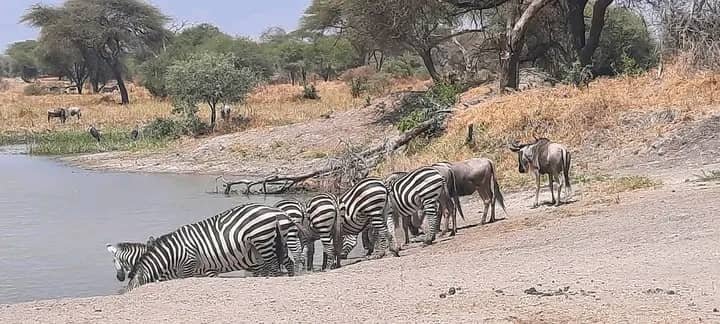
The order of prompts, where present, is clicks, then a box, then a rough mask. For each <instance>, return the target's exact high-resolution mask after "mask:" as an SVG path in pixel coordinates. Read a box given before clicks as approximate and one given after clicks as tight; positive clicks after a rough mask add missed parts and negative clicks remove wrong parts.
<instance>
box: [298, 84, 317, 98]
mask: <svg viewBox="0 0 720 324" xmlns="http://www.w3.org/2000/svg"><path fill="white" fill-rule="evenodd" d="M302 97H303V99H312V100H316V99H320V95H318V91H317V88H315V85H314V84H312V83H310V84H305V85H304V86H303V93H302Z"/></svg>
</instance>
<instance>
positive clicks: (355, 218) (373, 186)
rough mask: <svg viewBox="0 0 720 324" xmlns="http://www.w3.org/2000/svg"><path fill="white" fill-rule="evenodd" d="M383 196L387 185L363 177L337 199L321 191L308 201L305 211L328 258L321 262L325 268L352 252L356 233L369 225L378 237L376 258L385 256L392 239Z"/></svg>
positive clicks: (385, 196)
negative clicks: (388, 243)
mask: <svg viewBox="0 0 720 324" xmlns="http://www.w3.org/2000/svg"><path fill="white" fill-rule="evenodd" d="M386 198H387V188H386V187H385V185H384V184H383V182H382V180H381V179H376V178H366V179H363V180H361V181H360V182H358V183H356V184H355V185H354V186H353V187H352V188H350V190H348V191H347V192H345V194H343V195H342V196H340V198H339V199H338V198H337V197H335V196H334V195H331V194H321V195H318V196H316V197H314V198H312V199H311V200H310V201H308V207H307V209H306V211H307V217H308V220H309V222H310V228H311V230H313V231H315V232H316V233H317V234H318V236H319V237H320V241H321V242H322V243H323V249H324V250H325V253H326V254H327V255H328V257H329V259H328V260H327V262H324V264H325V266H326V267H333V266H337V267H339V266H340V259H341V258H342V256H343V255H345V256H346V255H347V254H349V253H350V251H352V249H353V248H354V247H355V245H356V244H357V236H358V234H360V233H361V232H362V231H363V230H364V229H366V228H367V227H368V226H371V227H372V229H373V231H374V232H376V233H377V235H378V237H379V239H377V240H375V245H376V248H375V249H374V253H375V257H376V258H380V257H383V256H384V255H385V250H386V249H387V240H388V239H390V240H392V236H390V235H389V233H388V226H391V225H389V224H388V223H386V219H385V218H383V207H384V206H385V201H386ZM339 236H342V240H339V239H336V238H339ZM391 243H392V242H391ZM336 251H341V252H340V253H336ZM393 252H396V251H393ZM395 255H397V253H395Z"/></svg>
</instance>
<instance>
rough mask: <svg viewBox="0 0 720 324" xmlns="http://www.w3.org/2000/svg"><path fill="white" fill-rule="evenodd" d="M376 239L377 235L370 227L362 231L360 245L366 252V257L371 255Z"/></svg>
mask: <svg viewBox="0 0 720 324" xmlns="http://www.w3.org/2000/svg"><path fill="white" fill-rule="evenodd" d="M376 239H377V233H375V229H374V228H373V227H372V226H368V227H366V228H365V229H364V230H363V231H362V244H363V247H364V248H365V251H366V252H365V256H366V257H368V256H370V255H372V254H373V250H374V245H375V240H376Z"/></svg>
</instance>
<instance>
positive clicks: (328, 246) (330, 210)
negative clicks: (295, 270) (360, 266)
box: [305, 193, 340, 270]
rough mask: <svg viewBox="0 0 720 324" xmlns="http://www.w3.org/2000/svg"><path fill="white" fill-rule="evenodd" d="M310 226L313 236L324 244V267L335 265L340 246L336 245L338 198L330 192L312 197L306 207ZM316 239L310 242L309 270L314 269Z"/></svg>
mask: <svg viewBox="0 0 720 324" xmlns="http://www.w3.org/2000/svg"><path fill="white" fill-rule="evenodd" d="M305 212H306V217H307V221H308V227H309V230H310V232H312V234H311V236H313V238H317V239H319V240H320V243H321V244H322V246H323V251H324V253H323V264H322V269H323V270H324V269H326V268H328V267H333V266H334V264H335V262H337V258H336V254H335V251H336V250H339V249H340V247H339V245H338V246H335V243H336V241H335V234H336V225H337V220H338V198H337V197H336V196H335V195H333V194H330V193H323V194H319V195H317V196H314V197H312V198H310V200H308V201H307V208H306V209H305ZM314 244H315V240H312V242H311V243H309V244H308V248H309V249H308V254H307V261H308V268H307V269H308V270H312V265H313V259H314V253H315V246H314Z"/></svg>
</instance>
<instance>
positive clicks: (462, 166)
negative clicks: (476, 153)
mask: <svg viewBox="0 0 720 324" xmlns="http://www.w3.org/2000/svg"><path fill="white" fill-rule="evenodd" d="M432 166H433V167H435V168H436V169H438V170H439V171H440V172H441V173H443V174H447V177H448V178H454V179H452V180H451V181H448V183H450V182H453V184H454V188H451V189H450V190H453V191H454V192H455V193H456V197H457V196H468V195H472V194H473V193H475V192H477V193H478V195H479V196H480V199H482V201H483V204H484V205H485V207H484V209H483V215H482V219H481V221H480V223H481V224H485V223H486V221H485V219H486V218H487V215H488V210H489V211H490V219H489V220H488V222H490V223H492V222H494V221H495V205H496V204H500V207H502V209H503V211H504V212H505V214H506V215H507V211H506V210H505V201H504V199H503V196H502V192H501V191H500V185H499V184H498V182H497V176H496V175H495V165H494V164H493V162H492V161H490V160H489V159H486V158H473V159H469V160H465V161H458V162H453V163H449V162H441V163H435V164H433V165H432ZM453 203H455V204H459V203H460V202H459V201H454V202H453V201H449V202H447V203H445V205H446V206H448V207H450V208H448V210H447V211H448V213H447V214H446V215H447V217H446V223H445V231H447V228H448V225H449V223H450V220H451V219H452V223H453V228H452V231H451V232H450V233H451V235H454V234H455V232H456V231H457V216H456V215H455V212H454V211H453V210H452V204H453ZM458 210H460V211H461V212H460V216H462V209H459V208H458ZM464 218H465V217H463V219H464ZM445 231H443V232H445Z"/></svg>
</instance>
